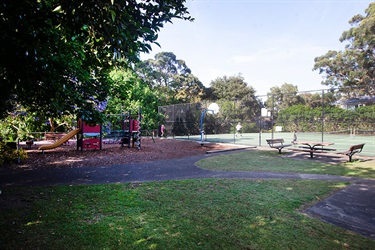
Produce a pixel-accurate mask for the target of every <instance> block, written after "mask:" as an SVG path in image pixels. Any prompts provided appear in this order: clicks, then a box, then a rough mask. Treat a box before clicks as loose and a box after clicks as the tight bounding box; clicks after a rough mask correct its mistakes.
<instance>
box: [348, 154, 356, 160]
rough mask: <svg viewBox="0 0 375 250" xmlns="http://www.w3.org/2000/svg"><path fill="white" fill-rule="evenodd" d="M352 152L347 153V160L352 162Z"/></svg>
mask: <svg viewBox="0 0 375 250" xmlns="http://www.w3.org/2000/svg"><path fill="white" fill-rule="evenodd" d="M353 155H354V154H347V156H349V162H352V156H353Z"/></svg>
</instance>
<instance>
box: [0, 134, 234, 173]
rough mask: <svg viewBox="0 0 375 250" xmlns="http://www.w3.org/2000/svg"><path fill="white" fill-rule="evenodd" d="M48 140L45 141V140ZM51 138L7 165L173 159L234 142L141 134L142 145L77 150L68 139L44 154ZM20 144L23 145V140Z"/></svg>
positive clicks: (121, 162)
mask: <svg viewBox="0 0 375 250" xmlns="http://www.w3.org/2000/svg"><path fill="white" fill-rule="evenodd" d="M46 143H48V144H46ZM52 143H54V142H53V141H40V142H39V141H38V142H35V143H34V144H33V145H32V146H31V149H28V150H27V155H28V158H27V159H26V160H24V161H22V163H21V164H13V165H10V166H9V165H8V166H6V167H8V168H9V167H11V168H15V167H16V168H29V169H35V168H56V167H81V166H109V165H117V164H131V163H140V162H150V161H155V160H164V159H174V158H181V157H186V156H192V155H198V154H204V153H206V152H207V151H210V150H222V149H229V148H236V147H238V146H236V145H225V144H216V143H212V144H210V145H207V146H205V147H201V146H200V145H199V144H198V143H196V142H195V141H184V140H174V139H167V138H152V137H143V138H142V149H141V150H138V149H137V148H136V147H130V148H128V147H122V146H121V144H118V143H117V144H115V143H106V141H104V143H103V145H102V150H99V149H89V150H83V151H80V150H76V140H74V139H72V140H69V141H68V143H65V144H63V145H61V146H59V147H56V148H54V149H53V150H46V151H45V152H44V154H42V152H41V151H40V150H38V148H40V147H41V146H42V145H50V144H52ZM21 147H23V148H26V147H27V145H26V144H25V143H23V144H21Z"/></svg>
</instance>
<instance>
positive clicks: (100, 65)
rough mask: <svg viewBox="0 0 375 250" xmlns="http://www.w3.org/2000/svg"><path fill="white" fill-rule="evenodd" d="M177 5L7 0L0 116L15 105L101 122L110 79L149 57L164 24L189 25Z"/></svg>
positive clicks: (173, 1)
mask: <svg viewBox="0 0 375 250" xmlns="http://www.w3.org/2000/svg"><path fill="white" fill-rule="evenodd" d="M184 3H185V1H182V0H166V1H162V2H160V3H159V1H138V0H118V1H117V0H116V1H108V0H99V1H60V0H43V1H34V0H25V1H12V0H4V1H2V3H1V4H0V16H1V17H0V18H1V22H0V29H1V31H2V36H1V38H0V39H1V40H0V42H1V44H2V46H1V48H0V56H1V57H2V58H6V60H2V61H1V73H0V74H1V86H2V92H1V93H0V117H4V116H6V113H7V112H8V111H11V110H12V109H13V108H14V103H20V104H21V105H23V106H25V107H27V108H28V110H30V111H32V112H34V111H38V112H39V113H44V114H49V116H51V117H60V116H63V115H65V114H78V115H79V116H82V117H84V118H85V119H86V120H88V121H92V122H95V121H98V120H101V119H102V116H101V113H100V111H99V110H98V109H97V107H98V105H100V103H102V102H103V101H105V100H106V98H107V96H108V92H109V86H110V83H109V82H108V73H109V71H110V70H111V68H112V67H113V65H114V64H115V63H117V62H120V63H125V64H128V63H129V62H134V61H136V60H137V58H138V53H139V52H148V51H149V50H150V49H151V44H152V43H155V41H156V39H157V33H158V32H159V30H160V29H161V28H162V27H163V25H164V23H166V22H171V20H172V19H173V18H181V19H184V20H192V18H191V17H190V16H189V12H188V11H187V8H186V7H185V6H184Z"/></svg>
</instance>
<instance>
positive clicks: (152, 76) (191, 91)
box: [137, 52, 205, 104]
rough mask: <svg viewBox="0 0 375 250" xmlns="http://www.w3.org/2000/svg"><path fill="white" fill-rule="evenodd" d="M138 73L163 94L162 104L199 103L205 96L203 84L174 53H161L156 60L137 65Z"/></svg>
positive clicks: (156, 56)
mask: <svg viewBox="0 0 375 250" xmlns="http://www.w3.org/2000/svg"><path fill="white" fill-rule="evenodd" d="M137 72H139V75H140V76H142V78H143V79H144V81H145V82H148V83H149V85H150V86H151V87H152V88H154V89H156V90H158V91H159V92H160V93H163V98H162V99H163V100H165V102H164V103H162V104H171V103H181V102H184V103H189V102H197V101H200V99H201V97H202V96H204V94H205V87H204V86H203V84H202V82H201V81H199V79H198V78H197V77H196V76H194V75H193V74H192V73H191V70H190V69H189V67H188V66H187V65H186V63H185V61H184V60H181V59H177V57H176V55H175V54H173V53H172V52H160V53H158V54H156V55H155V58H154V59H148V60H145V61H143V62H142V63H140V64H139V65H137Z"/></svg>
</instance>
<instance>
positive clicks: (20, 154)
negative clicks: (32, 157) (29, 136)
mask: <svg viewBox="0 0 375 250" xmlns="http://www.w3.org/2000/svg"><path fill="white" fill-rule="evenodd" d="M18 159H20V160H21V161H23V160H26V159H27V153H26V151H25V150H23V149H22V148H21V149H19V150H17V149H14V148H11V147H9V146H7V144H6V143H5V142H2V141H0V166H2V165H3V164H5V163H10V162H15V161H16V160H18Z"/></svg>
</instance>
